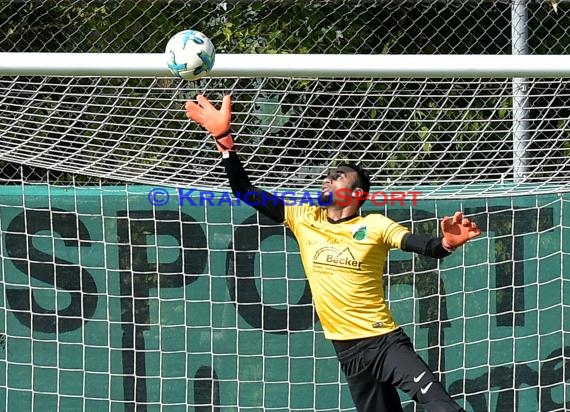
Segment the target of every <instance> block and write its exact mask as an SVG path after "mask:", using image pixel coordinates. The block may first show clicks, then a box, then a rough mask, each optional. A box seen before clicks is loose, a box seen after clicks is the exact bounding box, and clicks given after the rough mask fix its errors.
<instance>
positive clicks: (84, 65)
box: [0, 53, 570, 78]
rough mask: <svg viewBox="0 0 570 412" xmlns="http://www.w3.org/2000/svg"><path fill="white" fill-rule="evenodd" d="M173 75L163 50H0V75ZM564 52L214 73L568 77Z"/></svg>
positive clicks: (283, 59) (313, 59)
mask: <svg viewBox="0 0 570 412" xmlns="http://www.w3.org/2000/svg"><path fill="white" fill-rule="evenodd" d="M16 75H23V76H27V75H30V76H143V77H147V76H148V77H154V76H157V77H169V76H172V75H171V74H170V72H169V71H168V68H167V66H166V59H165V57H164V55H163V54H162V53H139V54H134V53H0V76H16ZM569 75H570V56H565V55H425V54H423V55H387V54H370V55H365V54H354V55H353V54H350V55H347V54H328V55H323V54H218V55H216V64H215V66H214V69H213V70H212V72H211V75H210V76H211V77H228V76H232V77H233V76H239V77H257V76H260V77H271V76H292V77H299V76H301V77H303V76H323V77H351V78H364V77H385V78H398V77H432V78H434V77H435V78H446V77H464V78H477V77H494V78H498V77H568V76H569Z"/></svg>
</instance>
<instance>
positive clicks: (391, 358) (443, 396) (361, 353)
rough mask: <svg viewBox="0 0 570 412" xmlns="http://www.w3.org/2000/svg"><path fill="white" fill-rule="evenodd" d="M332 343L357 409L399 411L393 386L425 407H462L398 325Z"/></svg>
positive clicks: (453, 411)
mask: <svg viewBox="0 0 570 412" xmlns="http://www.w3.org/2000/svg"><path fill="white" fill-rule="evenodd" d="M333 345H334V346H335V350H336V351H337V355H338V360H339V361H340V365H341V368H342V371H343V372H344V374H345V376H346V382H347V383H348V387H349V389H350V394H351V395H352V399H353V401H354V404H355V406H356V408H357V409H358V411H359V412H368V411H375V412H379V411H386V412H397V411H402V406H401V403H400V396H399V395H398V392H397V390H396V388H399V389H401V390H402V391H404V392H405V393H407V394H408V395H409V396H410V398H412V399H414V400H415V401H416V402H418V403H419V404H421V405H423V406H424V408H425V409H426V411H442V412H443V411H446V412H447V411H449V412H457V411H464V409H463V408H461V406H459V405H458V404H457V403H456V402H455V401H454V400H453V399H451V396H449V394H448V393H447V391H446V390H445V389H444V388H443V385H442V384H441V383H440V382H439V380H438V379H437V378H436V377H435V375H434V374H433V373H432V372H431V370H430V369H429V367H428V366H427V364H426V363H425V362H424V361H423V359H422V358H420V357H419V355H418V354H417V353H416V351H415V350H414V347H413V345H412V342H411V341H410V338H409V337H408V335H406V334H405V333H404V331H403V330H402V329H401V328H399V329H396V330H395V331H393V332H390V333H387V334H385V335H380V336H375V337H371V338H365V339H359V340H357V341H350V342H344V341H333Z"/></svg>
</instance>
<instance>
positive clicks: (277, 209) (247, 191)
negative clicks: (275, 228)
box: [222, 152, 285, 223]
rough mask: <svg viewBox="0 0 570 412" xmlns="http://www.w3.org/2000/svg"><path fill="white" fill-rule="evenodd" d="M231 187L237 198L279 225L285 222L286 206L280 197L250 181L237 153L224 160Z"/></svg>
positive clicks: (231, 153)
mask: <svg viewBox="0 0 570 412" xmlns="http://www.w3.org/2000/svg"><path fill="white" fill-rule="evenodd" d="M222 163H223V165H224V167H225V168H226V174H227V175H228V179H229V181H230V187H231V188H232V192H233V194H234V196H235V197H237V198H238V199H240V200H242V201H243V202H245V203H247V204H248V205H250V206H252V207H253V208H255V209H256V210H257V211H259V212H260V213H262V214H263V215H265V216H267V217H268V218H269V219H271V220H273V221H274V222H277V223H283V222H284V221H285V204H284V203H283V199H281V198H279V196H277V195H275V194H273V193H269V192H266V191H264V190H261V189H258V188H257V187H255V186H254V185H252V184H251V182H250V181H249V177H248V176H247V172H246V171H245V170H244V168H243V166H242V164H241V161H240V160H239V157H238V156H237V154H236V153H235V152H229V156H228V157H227V158H224V159H222Z"/></svg>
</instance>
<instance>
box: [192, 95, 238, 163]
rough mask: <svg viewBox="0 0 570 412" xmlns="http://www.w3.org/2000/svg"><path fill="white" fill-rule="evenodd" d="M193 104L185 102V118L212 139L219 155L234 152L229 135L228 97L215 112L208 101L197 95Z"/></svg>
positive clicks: (230, 115) (229, 111)
mask: <svg viewBox="0 0 570 412" xmlns="http://www.w3.org/2000/svg"><path fill="white" fill-rule="evenodd" d="M196 100H198V103H195V102H190V101H188V102H186V116H187V117H188V118H189V119H192V120H194V121H195V122H196V123H198V124H199V125H200V126H202V127H203V128H204V129H206V130H207V131H208V132H210V134H211V135H212V136H213V137H214V140H215V142H216V147H217V148H218V150H219V151H220V152H221V153H224V152H228V151H233V150H234V140H233V138H232V135H231V134H230V126H231V123H230V122H231V117H232V102H231V98H230V96H229V95H225V96H224V99H223V100H222V107H221V108H220V110H217V109H216V108H215V107H214V106H213V105H212V103H210V101H209V100H208V99H206V98H205V97H204V96H203V95H201V94H199V95H198V96H196Z"/></svg>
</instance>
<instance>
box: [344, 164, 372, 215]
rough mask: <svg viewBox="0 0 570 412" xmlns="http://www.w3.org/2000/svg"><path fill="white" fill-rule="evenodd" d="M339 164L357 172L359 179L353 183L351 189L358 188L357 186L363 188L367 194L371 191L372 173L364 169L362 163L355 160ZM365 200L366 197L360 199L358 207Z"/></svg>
mask: <svg viewBox="0 0 570 412" xmlns="http://www.w3.org/2000/svg"><path fill="white" fill-rule="evenodd" d="M339 166H344V167H349V168H351V169H352V170H354V171H355V172H356V175H357V177H358V178H357V179H356V181H355V182H354V184H353V185H352V187H351V189H356V188H357V187H359V188H361V189H362V190H363V191H364V192H365V193H366V194H368V193H369V192H370V174H369V173H368V171H367V170H366V169H364V168H363V167H362V166H360V164H357V163H353V162H344V163H342V164H340V165H339ZM364 202H366V198H364V199H359V200H358V207H361V206H362V205H363V204H364Z"/></svg>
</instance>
